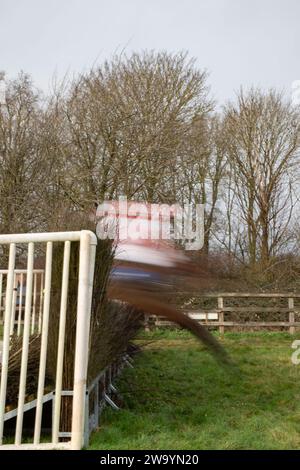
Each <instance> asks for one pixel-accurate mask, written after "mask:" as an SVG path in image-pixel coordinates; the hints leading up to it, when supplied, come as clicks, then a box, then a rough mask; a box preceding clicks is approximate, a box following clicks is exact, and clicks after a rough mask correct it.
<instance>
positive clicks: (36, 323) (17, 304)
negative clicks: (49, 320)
mask: <svg viewBox="0 0 300 470" xmlns="http://www.w3.org/2000/svg"><path fill="white" fill-rule="evenodd" d="M26 274H27V270H26V269H15V270H14V292H13V299H12V313H11V323H10V334H11V335H12V334H13V332H16V333H17V335H18V336H20V334H21V331H22V325H23V324H24V319H23V316H24V311H25V305H24V299H25V294H26ZM7 275H8V270H7V269H0V325H3V323H4V311H5V286H6V284H7V282H6V281H7ZM33 286H34V287H33V295H32V303H31V334H34V333H35V332H38V333H41V328H42V311H43V293H44V269H34V270H33Z"/></svg>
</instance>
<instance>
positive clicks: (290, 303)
mask: <svg viewBox="0 0 300 470" xmlns="http://www.w3.org/2000/svg"><path fill="white" fill-rule="evenodd" d="M288 307H289V323H294V321H295V312H294V299H293V298H292V297H289V298H288ZM290 334H291V335H294V334H295V327H294V326H290Z"/></svg>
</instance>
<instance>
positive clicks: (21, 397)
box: [15, 242, 34, 445]
mask: <svg viewBox="0 0 300 470" xmlns="http://www.w3.org/2000/svg"><path fill="white" fill-rule="evenodd" d="M33 261H34V243H33V242H30V243H29V244H28V260H27V276H26V301H25V315H24V332H23V344H22V360H21V372H20V385H19V400H18V414H17V424H16V436H15V444H16V445H20V444H21V441H22V430H23V416H24V402H25V395H26V379H27V364H28V352H29V336H30V317H31V303H32V284H33Z"/></svg>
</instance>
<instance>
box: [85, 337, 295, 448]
mask: <svg viewBox="0 0 300 470" xmlns="http://www.w3.org/2000/svg"><path fill="white" fill-rule="evenodd" d="M298 337H299V336H298ZM294 339H295V337H293V338H292V337H291V336H289V335H288V334H285V333H249V334H241V333H238V334H233V333H228V334H226V335H225V337H224V339H222V343H223V344H224V346H225V347H226V349H227V350H228V352H229V353H230V354H231V356H232V358H233V359H234V360H235V361H236V363H237V364H238V365H239V369H240V373H239V374H233V375H232V374H231V373H228V371H226V370H224V369H222V368H220V367H219V366H217V365H216V363H215V361H214V359H213V358H212V357H211V356H210V355H209V354H208V353H207V352H205V351H204V350H203V348H202V346H201V345H199V343H197V342H196V341H195V340H194V339H193V338H191V336H190V335H189V334H188V333H186V332H180V331H178V332H176V331H165V332H160V331H158V332H156V333H154V334H151V333H149V334H143V336H142V337H141V338H140V339H139V340H138V342H139V343H141V344H144V345H145V350H144V352H143V353H142V354H140V355H139V356H138V357H137V358H136V361H135V368H134V369H127V370H126V371H124V373H123V376H122V377H121V379H119V382H118V384H117V385H118V388H119V390H120V391H121V393H122V395H123V397H124V402H125V403H124V408H123V409H122V410H121V411H117V412H116V411H113V410H112V409H109V408H107V409H106V410H105V412H104V413H103V415H102V417H101V425H100V429H99V431H97V432H95V433H94V434H93V435H92V438H91V443H90V449H299V447H300V387H299V378H300V366H295V365H293V364H292V363H291V353H292V352H293V350H292V349H291V343H292V340H294Z"/></svg>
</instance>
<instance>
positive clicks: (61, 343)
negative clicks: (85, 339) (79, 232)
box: [52, 241, 71, 444]
mask: <svg viewBox="0 0 300 470" xmlns="http://www.w3.org/2000/svg"><path fill="white" fill-rule="evenodd" d="M70 248H71V243H70V242H69V241H66V242H65V248H64V261H63V273H62V287H61V303H60V317H59V318H60V319H59V333H58V350H57V366H56V382H55V383H56V386H55V399H54V423H53V429H52V442H53V443H54V444H57V443H58V433H59V423H60V408H61V391H62V375H63V364H64V348H65V330H66V317H67V302H68V285H69V264H70Z"/></svg>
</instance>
